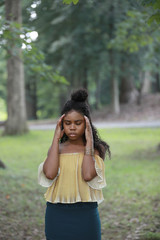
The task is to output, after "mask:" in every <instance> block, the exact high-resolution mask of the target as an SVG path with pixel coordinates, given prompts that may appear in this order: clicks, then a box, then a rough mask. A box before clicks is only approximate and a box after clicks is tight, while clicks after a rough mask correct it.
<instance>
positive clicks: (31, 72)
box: [0, 0, 160, 240]
mask: <svg viewBox="0 0 160 240" xmlns="http://www.w3.org/2000/svg"><path fill="white" fill-rule="evenodd" d="M80 87H83V88H86V89H87V90H88V92H89V99H88V102H89V104H90V107H91V115H92V119H93V121H94V123H98V124H99V125H96V126H98V127H97V128H98V132H99V134H100V136H101V138H102V139H103V140H104V141H106V142H107V143H108V144H109V145H110V148H111V153H112V158H111V160H109V158H108V156H106V159H105V162H104V163H105V167H106V171H105V174H106V182H107V187H106V188H105V189H103V194H104V201H103V203H102V204H100V206H99V213H100V218H101V228H102V240H137V239H138V240H160V174H159V173H160V1H159V0H136V1H127V0H112V1H108V0H103V1H102V0H79V1H78V0H54V1H53V0H45V1H43V0H1V1H0V239H1V240H22V239H23V240H45V235H44V216H45V200H44V197H43V194H44V193H45V191H46V189H44V188H42V187H40V186H39V185H38V183H37V169H38V166H39V164H40V163H41V162H42V161H44V160H45V158H46V154H47V152H48V149H49V147H50V144H51V142H52V139H53V134H54V133H53V132H54V130H53V128H54V126H55V123H56V121H57V118H58V117H59V115H60V112H61V109H62V106H63V104H64V103H65V101H66V100H67V99H68V98H69V97H70V93H71V92H72V91H73V90H75V89H77V88H80ZM110 123H112V124H114V123H115V124H117V123H119V124H120V125H117V128H112V127H113V125H112V127H110V126H111V125H109V124H110ZM131 123H132V125H129V124H131ZM146 123H148V125H147V124H146ZM40 125H43V129H46V130H45V131H43V130H40V129H39V126H40ZM49 125H50V129H48V130H47V128H44V126H49ZM32 126H34V127H35V126H36V127H37V126H38V127H37V128H36V131H35V128H34V130H33V128H31V127H32ZM118 126H119V127H123V128H119V127H118ZM127 126H128V128H127ZM133 126H134V128H133ZM146 126H147V128H145V127H146ZM29 129H30V131H29ZM24 133H25V134H24ZM75 240H76V239H75Z"/></svg>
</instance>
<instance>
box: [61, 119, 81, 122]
mask: <svg viewBox="0 0 160 240" xmlns="http://www.w3.org/2000/svg"><path fill="white" fill-rule="evenodd" d="M64 121H66V122H71V120H68V119H65V120H64ZM79 121H83V119H78V120H75V122H79Z"/></svg>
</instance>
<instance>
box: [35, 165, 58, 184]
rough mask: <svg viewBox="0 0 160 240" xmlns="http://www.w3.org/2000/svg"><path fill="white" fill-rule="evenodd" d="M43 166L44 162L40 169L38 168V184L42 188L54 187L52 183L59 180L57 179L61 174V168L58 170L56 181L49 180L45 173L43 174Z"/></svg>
mask: <svg viewBox="0 0 160 240" xmlns="http://www.w3.org/2000/svg"><path fill="white" fill-rule="evenodd" d="M43 165H44V162H42V163H41V164H40V165H39V167H38V183H39V184H40V185H41V186H42V187H50V186H51V185H52V183H53V182H54V181H55V180H56V179H57V177H58V176H59V174H60V168H59V169H58V174H57V176H56V177H55V178H54V179H52V180H51V179H48V178H47V177H46V176H45V174H44V172H43Z"/></svg>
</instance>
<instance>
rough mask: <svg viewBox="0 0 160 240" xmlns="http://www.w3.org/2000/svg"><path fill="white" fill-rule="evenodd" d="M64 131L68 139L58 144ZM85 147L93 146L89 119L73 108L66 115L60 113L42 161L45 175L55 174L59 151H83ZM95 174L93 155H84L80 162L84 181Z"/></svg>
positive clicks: (49, 176) (52, 177)
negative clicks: (84, 139) (44, 158)
mask: <svg viewBox="0 0 160 240" xmlns="http://www.w3.org/2000/svg"><path fill="white" fill-rule="evenodd" d="M62 121H63V127H64V129H63V130H61V124H62ZM64 132H65V134H66V135H67V136H68V140H67V141H66V142H65V143H62V144H59V140H60V139H61V137H62V136H63V134H64ZM84 133H85V137H86V145H84V142H83V135H84ZM85 147H87V148H93V135H92V128H91V126H90V122H89V119H88V118H87V117H86V116H84V115H82V114H81V113H79V112H77V111H74V110H72V111H70V112H69V113H67V114H66V115H65V114H64V115H62V116H61V117H60V118H59V120H58V122H57V126H56V129H55V134H54V138H53V141H52V145H51V147H50V149H49V152H48V156H47V159H46V160H45V163H44V167H43V171H44V173H45V175H46V177H47V178H49V179H54V178H55V177H56V176H57V173H58V168H59V153H73V152H84V150H85ZM73 149H74V151H73ZM95 154H98V151H97V150H95ZM98 155H99V154H98ZM96 175H97V173H96V170H95V164H94V158H93V156H91V155H84V158H83V162H82V177H83V179H84V180H85V181H90V180H92V179H93V178H94V177H95V176H96Z"/></svg>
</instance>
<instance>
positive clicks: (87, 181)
mask: <svg viewBox="0 0 160 240" xmlns="http://www.w3.org/2000/svg"><path fill="white" fill-rule="evenodd" d="M87 97H88V93H87V91H86V90H85V89H79V90H77V91H76V92H74V93H73V94H72V95H71V100H69V101H67V102H66V104H65V105H64V108H63V110H62V116H61V117H60V118H59V120H58V122H57V126H56V129H55V133H54V137H53V141H52V144H51V147H50V149H49V151H48V156H47V158H46V160H45V161H44V162H43V163H41V164H40V166H39V169H38V176H39V177H38V179H39V184H40V185H42V186H44V187H48V189H47V192H46V193H45V199H46V201H47V207H46V215H45V234H46V239H47V240H101V222H100V217H99V212H98V204H100V203H101V202H102V201H103V199H104V198H103V193H102V188H104V187H105V186H106V180H105V165H104V158H105V154H106V151H107V152H108V154H109V155H110V150H109V146H108V144H107V143H106V142H104V141H102V140H101V139H100V138H99V137H98V134H97V131H96V129H95V127H94V126H93V125H92V121H91V118H90V111H89V106H88V104H87V102H86V100H87Z"/></svg>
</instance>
